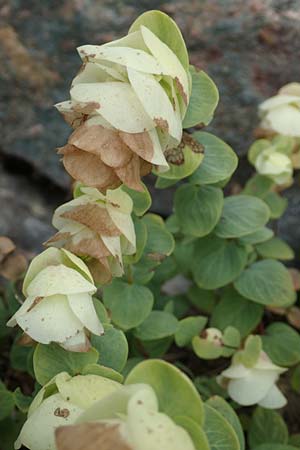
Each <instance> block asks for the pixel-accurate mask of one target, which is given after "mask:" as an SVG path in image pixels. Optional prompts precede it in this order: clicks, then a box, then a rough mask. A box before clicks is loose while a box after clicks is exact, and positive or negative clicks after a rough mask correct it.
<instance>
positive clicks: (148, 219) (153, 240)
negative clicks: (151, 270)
mask: <svg viewBox="0 0 300 450" xmlns="http://www.w3.org/2000/svg"><path fill="white" fill-rule="evenodd" d="M142 221H143V222H144V224H145V225H146V227H147V242H146V246H145V250H144V252H145V254H146V255H148V256H149V255H150V256H151V257H154V256H155V255H157V256H159V255H162V256H168V255H170V254H171V253H172V252H173V250H174V247H175V242H174V238H173V236H172V234H171V233H170V232H169V231H168V229H167V227H166V225H165V223H164V221H163V219H162V218H161V217H160V216H158V215H157V214H146V215H145V216H144V217H143V219H142Z"/></svg>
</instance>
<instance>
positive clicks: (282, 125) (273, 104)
mask: <svg viewBox="0 0 300 450" xmlns="http://www.w3.org/2000/svg"><path fill="white" fill-rule="evenodd" d="M259 112H260V115H261V117H262V122H261V127H262V128H264V129H267V130H270V131H274V132H275V133H279V134H283V135H285V136H293V137H300V83H289V84H287V85H286V86H283V87H282V88H281V89H280V90H279V92H278V94H277V95H275V96H274V97H271V98H269V99H268V100H266V101H264V102H263V103H262V104H261V105H260V106H259Z"/></svg>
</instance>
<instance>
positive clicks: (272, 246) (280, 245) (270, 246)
mask: <svg viewBox="0 0 300 450" xmlns="http://www.w3.org/2000/svg"><path fill="white" fill-rule="evenodd" d="M256 250H257V252H258V253H259V255H260V256H262V257H263V258H271V259H280V260H282V261H284V260H290V259H294V257H295V254H294V251H293V249H292V248H291V247H290V246H289V245H288V244H287V243H286V242H284V241H283V240H282V239H280V238H278V237H273V238H272V239H269V240H268V241H266V242H262V243H260V244H258V245H256Z"/></svg>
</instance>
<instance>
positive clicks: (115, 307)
mask: <svg viewBox="0 0 300 450" xmlns="http://www.w3.org/2000/svg"><path fill="white" fill-rule="evenodd" d="M103 301H104V304H105V306H106V308H108V309H109V310H110V313H111V319H112V322H113V323H114V324H115V325H117V326H118V327H120V328H121V329H123V330H125V331H126V330H130V329H131V328H135V327H137V326H138V325H139V324H141V323H142V322H143V321H144V320H145V319H146V317H147V316H148V315H149V314H150V312H151V309H152V306H153V301H154V299H153V295H152V292H151V291H150V290H149V289H148V288H146V287H145V286H139V285H137V284H128V283H125V282H124V281H119V280H114V281H113V282H112V283H111V284H110V285H109V286H105V288H104V289H103Z"/></svg>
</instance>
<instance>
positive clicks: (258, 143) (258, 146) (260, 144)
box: [248, 139, 272, 165]
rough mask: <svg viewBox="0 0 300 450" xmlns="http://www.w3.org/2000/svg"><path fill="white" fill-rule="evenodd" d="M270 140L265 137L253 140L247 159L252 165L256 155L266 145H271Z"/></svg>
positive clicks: (266, 146)
mask: <svg viewBox="0 0 300 450" xmlns="http://www.w3.org/2000/svg"><path fill="white" fill-rule="evenodd" d="M271 145H272V144H271V142H270V141H268V140H267V139H258V140H257V141H255V142H254V143H253V144H252V145H251V147H250V148H249V150H248V160H249V162H250V163H251V164H252V165H254V164H255V161H256V158H257V157H258V155H259V154H260V153H261V152H262V151H263V150H265V149H266V148H268V147H271Z"/></svg>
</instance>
